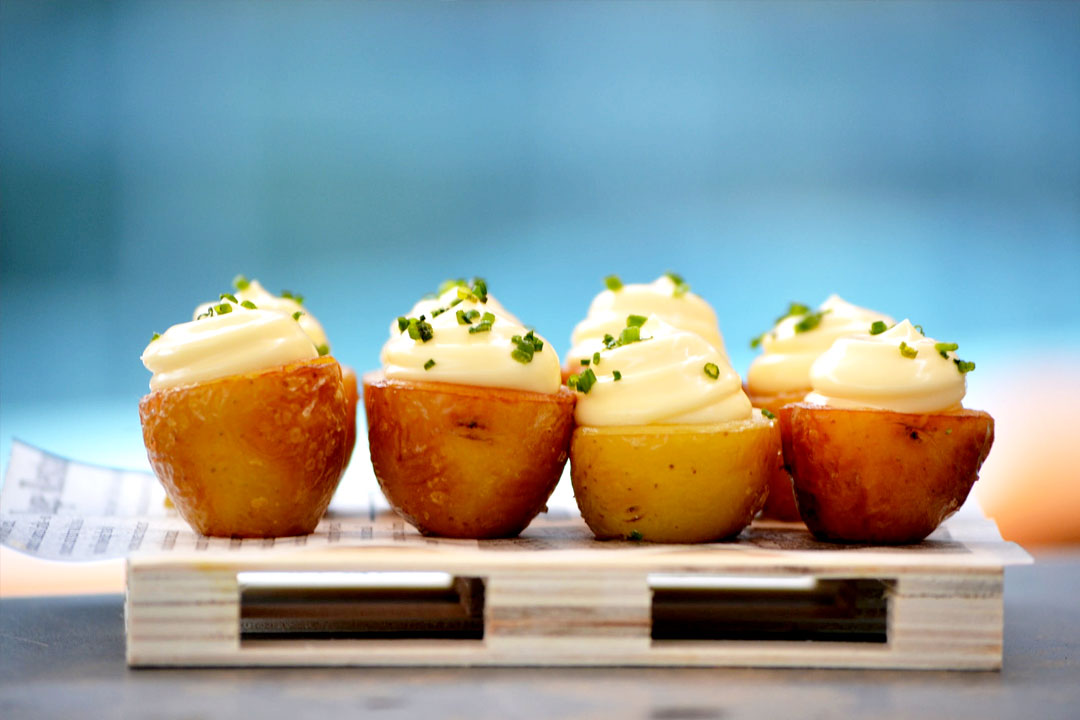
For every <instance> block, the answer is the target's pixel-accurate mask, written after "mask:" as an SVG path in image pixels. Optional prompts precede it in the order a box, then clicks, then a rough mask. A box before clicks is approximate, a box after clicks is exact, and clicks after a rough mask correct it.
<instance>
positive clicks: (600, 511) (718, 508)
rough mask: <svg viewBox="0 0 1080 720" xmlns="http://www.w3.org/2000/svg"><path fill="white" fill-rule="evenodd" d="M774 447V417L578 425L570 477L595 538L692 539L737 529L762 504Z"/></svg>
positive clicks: (724, 534)
mask: <svg viewBox="0 0 1080 720" xmlns="http://www.w3.org/2000/svg"><path fill="white" fill-rule="evenodd" d="M779 450H780V432H779V428H778V427H777V424H776V422H775V421H772V422H770V421H768V420H765V419H764V418H763V417H761V416H760V414H758V416H757V418H755V419H753V420H744V421H735V422H729V423H719V424H717V425H640V426H629V427H603V428H596V427H579V428H577V429H576V430H574V436H573V439H572V440H571V442H570V477H571V479H572V481H573V484H574V496H575V498H576V500H577V503H578V507H579V508H580V510H581V515H582V517H584V518H585V522H586V524H587V525H588V526H589V528H590V529H591V530H592V531H593V534H595V535H596V537H597V538H599V539H601V540H607V539H615V538H635V539H641V540H647V541H651V542H672V543H695V542H709V541H713V540H721V539H724V538H729V537H733V536H735V535H737V534H738V533H739V532H740V531H741V530H742V529H743V528H744V527H746V526H747V525H749V524H750V521H751V520H752V519H753V517H754V515H755V514H757V512H758V511H759V510H761V506H762V505H763V504H764V502H765V496H766V493H767V492H768V488H767V485H766V481H767V477H768V474H769V471H770V468H771V467H772V465H773V463H774V462H775V460H774V458H775V457H776V454H777V453H778V452H779Z"/></svg>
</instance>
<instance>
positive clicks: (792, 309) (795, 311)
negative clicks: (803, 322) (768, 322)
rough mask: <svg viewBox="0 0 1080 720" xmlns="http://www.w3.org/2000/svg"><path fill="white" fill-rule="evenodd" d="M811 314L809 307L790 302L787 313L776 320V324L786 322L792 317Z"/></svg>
mask: <svg viewBox="0 0 1080 720" xmlns="http://www.w3.org/2000/svg"><path fill="white" fill-rule="evenodd" d="M811 312H812V311H811V310H810V306H809V305H803V304H802V303H798V302H790V303H788V309H787V312H786V313H784V314H783V315H781V316H780V317H778V318H776V324H777V325H779V324H780V323H781V322H782V321H784V320H787V319H788V318H789V317H792V316H794V315H809V314H810V313H811Z"/></svg>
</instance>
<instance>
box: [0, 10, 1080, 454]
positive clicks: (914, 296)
mask: <svg viewBox="0 0 1080 720" xmlns="http://www.w3.org/2000/svg"><path fill="white" fill-rule="evenodd" d="M0 239H2V255H0V308H2V316H0V322H2V324H0V332H2V343H0V400H2V405H0V424H2V425H3V427H2V430H3V435H4V444H5V449H4V450H3V454H4V460H6V454H7V451H6V445H7V443H8V442H9V440H10V437H11V436H12V435H16V436H22V437H24V438H26V439H28V440H32V441H37V442H39V444H41V443H44V444H46V445H51V447H52V449H55V450H58V451H61V452H68V453H79V452H83V453H89V454H91V455H93V452H94V449H95V448H96V447H99V445H98V444H97V439H98V438H99V437H104V435H102V433H105V432H106V429H108V431H109V432H113V431H114V430H115V428H118V427H119V428H122V431H123V433H126V435H125V437H126V440H125V443H126V445H125V447H126V448H127V449H129V450H130V451H131V452H130V453H128V454H127V455H124V454H123V453H121V454H120V455H119V456H117V455H112V456H110V457H112V458H117V457H119V458H122V459H118V460H117V462H123V461H127V460H129V459H131V462H139V461H140V460H139V459H138V455H139V453H141V447H140V438H139V436H138V421H137V418H136V417H135V409H134V406H135V403H136V400H137V398H138V397H139V396H140V395H142V394H143V393H144V392H145V391H146V389H147V381H148V379H149V374H148V373H147V372H146V371H145V370H144V369H143V367H142V366H141V364H140V363H139V360H138V356H139V354H140V353H141V351H142V349H143V347H144V346H145V344H146V342H147V340H148V339H149V337H150V334H151V333H152V332H153V331H161V330H164V329H165V328H167V327H168V326H169V325H171V324H174V323H176V322H180V321H184V320H188V319H190V316H191V315H190V314H191V311H192V309H193V308H194V307H195V305H196V304H197V303H198V302H200V301H203V300H206V299H212V298H216V297H217V294H218V293H219V292H222V291H224V290H225V289H226V288H227V287H228V284H229V281H230V280H231V278H232V277H233V275H234V274H235V273H237V272H243V273H246V274H247V275H248V276H250V277H257V278H260V279H261V280H263V281H264V283H265V284H266V285H267V286H268V287H269V288H270V289H272V290H275V291H276V290H278V289H281V288H290V289H292V290H296V291H300V292H302V293H304V294H305V295H306V296H307V298H308V300H307V304H308V305H309V307H310V308H311V310H312V312H314V313H315V314H316V315H317V316H318V317H319V318H320V319H321V320H322V322H323V324H324V325H325V326H326V328H327V330H328V332H329V334H330V338H331V342H332V344H333V347H334V351H335V355H337V356H338V357H339V358H341V359H342V360H344V361H345V362H347V363H349V364H352V365H354V366H356V367H358V368H369V367H373V366H375V365H376V364H377V362H378V350H379V347H380V345H381V343H382V342H383V340H384V339H385V336H386V331H387V326H388V322H389V320H390V318H392V317H393V316H395V315H397V314H399V313H401V312H403V311H405V310H407V309H408V308H409V307H410V306H411V304H412V302H413V301H414V300H415V299H416V298H418V297H419V296H420V295H422V294H423V293H425V292H428V291H430V290H432V289H433V288H434V287H435V286H436V284H437V283H438V282H439V281H440V280H442V279H443V278H445V277H448V276H462V275H471V274H481V275H484V276H485V277H487V279H488V281H489V284H490V286H491V288H492V291H493V293H494V294H496V295H497V296H498V297H499V298H500V299H501V300H502V301H503V302H504V304H506V305H507V306H508V307H509V308H510V309H511V310H512V311H513V312H515V313H517V314H519V315H520V316H521V317H522V318H523V319H524V320H525V321H526V322H528V323H531V324H533V325H535V326H536V327H537V328H538V329H539V330H540V332H541V333H542V334H544V335H545V336H547V337H548V338H549V339H550V340H551V341H552V342H553V343H554V345H555V347H556V348H557V349H558V350H559V351H560V352H563V351H565V350H566V348H567V347H568V344H569V343H568V338H569V333H570V330H571V328H572V327H573V324H574V323H575V322H576V321H577V320H578V319H580V317H581V316H582V315H583V314H584V312H585V310H586V307H587V305H588V303H589V301H590V300H591V298H592V296H593V295H594V294H595V293H596V292H597V291H599V290H600V289H602V282H601V278H602V277H603V276H604V275H606V274H608V273H618V274H620V275H621V276H622V278H623V280H624V281H626V282H634V281H638V282H642V281H649V280H652V279H653V278H654V277H655V276H657V275H658V274H659V273H661V272H663V271H664V270H667V269H674V270H677V271H680V272H681V273H683V274H684V275H685V276H686V278H687V280H688V281H689V282H690V283H691V284H692V285H693V287H694V289H695V290H696V291H697V292H699V293H700V294H702V295H703V296H704V297H705V298H706V299H707V300H709V301H710V302H711V303H712V304H713V305H714V306H715V307H716V309H717V312H718V314H719V316H720V321H721V328H722V330H723V332H724V334H725V336H726V338H727V339H728V344H729V349H730V350H731V354H732V359H733V362H734V364H735V366H736V369H737V370H739V371H740V372H744V371H745V368H746V366H747V364H748V363H749V360H750V358H751V351H750V349H749V347H748V346H747V340H748V339H749V338H750V337H752V336H754V335H756V334H758V333H759V332H761V331H762V330H763V329H765V328H767V327H768V326H769V325H770V324H771V321H772V319H773V318H774V317H775V316H776V315H777V314H778V313H779V311H780V310H782V309H783V308H784V307H785V306H786V304H787V302H788V301H789V300H792V299H799V300H803V301H805V302H809V303H813V304H816V303H818V302H820V301H821V300H823V299H824V298H825V297H826V296H827V295H828V294H829V293H830V292H833V291H836V292H839V293H840V294H841V295H843V296H844V297H846V298H847V299H849V300H851V301H853V302H856V303H858V304H861V305H866V306H870V307H874V308H877V309H880V310H882V311H885V312H888V313H890V314H892V315H894V316H896V317H898V318H899V317H904V316H910V317H911V318H912V319H913V321H915V322H919V323H921V324H923V325H924V326H925V327H926V328H927V330H928V332H929V333H930V334H932V335H934V336H937V337H939V338H941V339H946V340H952V341H957V342H959V343H960V344H961V348H962V350H964V349H967V350H968V352H967V353H966V354H964V353H962V354H964V356H965V357H971V358H972V359H974V360H976V361H977V362H978V363H979V372H977V373H976V375H975V376H973V378H972V384H973V385H974V384H976V383H978V382H979V381H978V378H979V377H980V374H981V373H985V374H983V375H982V377H983V378H985V380H984V381H983V382H987V381H989V380H990V379H991V378H993V377H994V375H993V365H994V363H995V362H996V361H997V360H999V359H1000V358H1002V357H1004V356H1006V355H1008V354H1010V353H1011V354H1012V355H1014V356H1023V355H1025V354H1031V353H1033V352H1039V353H1043V352H1047V349H1048V348H1049V350H1050V351H1057V350H1062V351H1068V352H1074V353H1075V352H1076V349H1077V348H1078V347H1080V340H1078V338H1080V332H1077V331H1078V330H1080V289H1078V285H1080V282H1078V278H1080V3H1067V2H1063V3H1051V2H1023V3H933V2H918V3H903V2H891V3H849V2H840V3H823V2H822V3H814V2H800V3H781V2H777V3H762V4H757V3H750V4H743V3H735V2H728V3H689V4H681V3H663V4H647V3H628V4H615V3H574V4H570V3H529V4H511V3H506V4H503V3H475V4H474V3H454V4H429V3H425V4H411V3H393V4H390V3H386V4H383V3H355V4H354V3H333V2H318V3H292V2H289V3H277V2H251V3H249V2H213V3H211V2H206V3H202V2H189V3H170V4H166V3H145V2H130V3H129V2H71V3H68V2H10V1H7V0H5V1H4V2H3V3H2V5H0ZM58 408H61V409H64V410H63V412H61V411H59V410H58ZM72 408H82V410H80V411H77V412H72V411H71V409H72ZM110 413H112V414H110ZM110 423H111V424H110ZM35 433H36V434H37V435H36V436H35ZM95 433H98V434H95ZM42 436H47V437H42ZM110 452H115V451H110ZM141 462H143V463H145V461H144V460H141Z"/></svg>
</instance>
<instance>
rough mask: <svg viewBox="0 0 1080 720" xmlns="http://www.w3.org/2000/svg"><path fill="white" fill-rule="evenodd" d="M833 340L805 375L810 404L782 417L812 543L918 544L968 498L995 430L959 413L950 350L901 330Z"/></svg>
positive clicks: (876, 328) (961, 368)
mask: <svg viewBox="0 0 1080 720" xmlns="http://www.w3.org/2000/svg"><path fill="white" fill-rule="evenodd" d="M867 329H868V330H869V332H868V333H864V334H862V335H857V336H853V337H848V338H841V339H839V340H837V341H836V342H835V343H834V344H833V346H832V347H831V348H829V350H828V351H826V352H825V353H824V354H823V355H822V356H821V357H820V358H818V360H817V361H816V362H814V365H813V367H812V368H811V371H810V380H811V383H812V386H813V392H811V393H810V394H809V395H807V396H806V401H805V402H802V403H796V404H791V405H786V406H785V407H783V408H781V410H780V413H779V415H780V427H781V430H782V434H783V446H784V458H785V460H786V462H787V466H788V468H789V469H790V470H791V475H792V477H793V478H794V485H795V495H796V498H797V500H798V505H799V512H800V514H801V515H802V519H803V520H804V521H805V522H806V525H807V527H809V528H810V531H811V532H813V533H814V535H815V536H816V537H818V538H820V539H822V540H832V541H838V542H856V543H884V544H902V543H914V542H919V541H920V540H922V539H923V538H925V537H926V536H927V535H929V534H930V533H931V532H933V530H934V529H935V528H936V527H937V526H938V525H939V524H940V523H941V522H942V521H943V520H944V519H945V518H946V517H948V516H949V515H951V514H952V513H953V512H955V511H956V510H957V508H959V507H960V505H962V504H963V502H964V500H965V499H966V498H967V495H968V492H970V490H971V486H972V485H973V484H974V483H975V481H976V480H977V479H978V473H979V468H980V467H981V466H982V463H983V461H984V460H985V459H986V456H987V455H988V454H989V452H990V446H991V445H992V444H993V442H994V420H993V418H992V417H990V415H988V414H987V413H985V412H982V411H979V410H967V409H965V408H964V407H963V406H962V404H961V401H962V400H963V398H964V394H965V393H966V390H967V383H966V374H967V373H968V372H969V371H971V370H974V369H975V364H974V363H970V362H967V361H964V360H960V359H959V358H957V357H956V354H955V351H956V349H957V345H956V344H955V343H943V342H937V341H935V340H933V339H931V338H928V337H925V336H924V335H923V333H922V331H921V329H919V328H918V327H917V326H912V325H911V323H910V322H908V321H907V320H904V321H903V322H901V323H900V324H898V325H895V326H894V327H892V328H891V329H889V328H887V326H886V324H885V323H884V322H882V321H876V322H874V323H873V324H872V325H870V326H869V327H868V328H867Z"/></svg>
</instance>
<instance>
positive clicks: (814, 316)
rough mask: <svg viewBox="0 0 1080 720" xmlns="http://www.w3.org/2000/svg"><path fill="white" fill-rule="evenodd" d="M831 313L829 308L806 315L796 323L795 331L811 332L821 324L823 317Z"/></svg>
mask: <svg viewBox="0 0 1080 720" xmlns="http://www.w3.org/2000/svg"><path fill="white" fill-rule="evenodd" d="M828 313H829V311H828V310H821V311H819V312H816V313H809V314H808V315H804V316H803V318H802V320H800V321H799V322H797V323H795V332H797V333H804V332H809V331H811V330H813V329H814V328H816V327H817V326H818V325H820V324H821V319H822V318H823V317H825V316H826V315H827V314H828Z"/></svg>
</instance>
